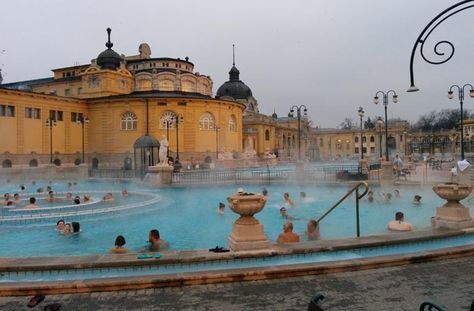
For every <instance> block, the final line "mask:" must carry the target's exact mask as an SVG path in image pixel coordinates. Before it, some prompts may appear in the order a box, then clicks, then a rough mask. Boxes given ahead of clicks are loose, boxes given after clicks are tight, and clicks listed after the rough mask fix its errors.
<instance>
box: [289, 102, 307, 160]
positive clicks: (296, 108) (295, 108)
mask: <svg viewBox="0 0 474 311" xmlns="http://www.w3.org/2000/svg"><path fill="white" fill-rule="evenodd" d="M302 109H303V113H304V117H305V118H306V117H307V116H308V109H307V108H306V106H305V105H301V106H296V105H294V106H293V107H291V108H290V113H289V114H288V116H290V117H291V118H294V117H295V112H296V117H297V118H298V160H301V110H302Z"/></svg>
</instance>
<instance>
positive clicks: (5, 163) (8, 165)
mask: <svg viewBox="0 0 474 311" xmlns="http://www.w3.org/2000/svg"><path fill="white" fill-rule="evenodd" d="M2 167H3V168H11V167H12V161H11V160H9V159H6V160H3V162H2Z"/></svg>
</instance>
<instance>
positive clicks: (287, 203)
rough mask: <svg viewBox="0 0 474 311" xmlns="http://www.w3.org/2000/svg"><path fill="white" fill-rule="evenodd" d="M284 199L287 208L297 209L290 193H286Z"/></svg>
mask: <svg viewBox="0 0 474 311" xmlns="http://www.w3.org/2000/svg"><path fill="white" fill-rule="evenodd" d="M283 199H284V200H285V206H287V207H288V206H291V207H295V202H293V200H292V199H290V194H289V193H288V192H285V193H284V194H283Z"/></svg>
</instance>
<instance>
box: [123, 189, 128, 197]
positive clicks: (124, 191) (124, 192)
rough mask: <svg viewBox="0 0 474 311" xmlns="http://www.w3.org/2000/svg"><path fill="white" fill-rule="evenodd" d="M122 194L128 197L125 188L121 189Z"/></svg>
mask: <svg viewBox="0 0 474 311" xmlns="http://www.w3.org/2000/svg"><path fill="white" fill-rule="evenodd" d="M122 196H123V197H128V191H127V189H123V190H122Z"/></svg>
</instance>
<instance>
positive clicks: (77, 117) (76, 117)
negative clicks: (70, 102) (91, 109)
mask: <svg viewBox="0 0 474 311" xmlns="http://www.w3.org/2000/svg"><path fill="white" fill-rule="evenodd" d="M83 119H84V114H82V113H81V112H71V122H77V121H78V120H83Z"/></svg>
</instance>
